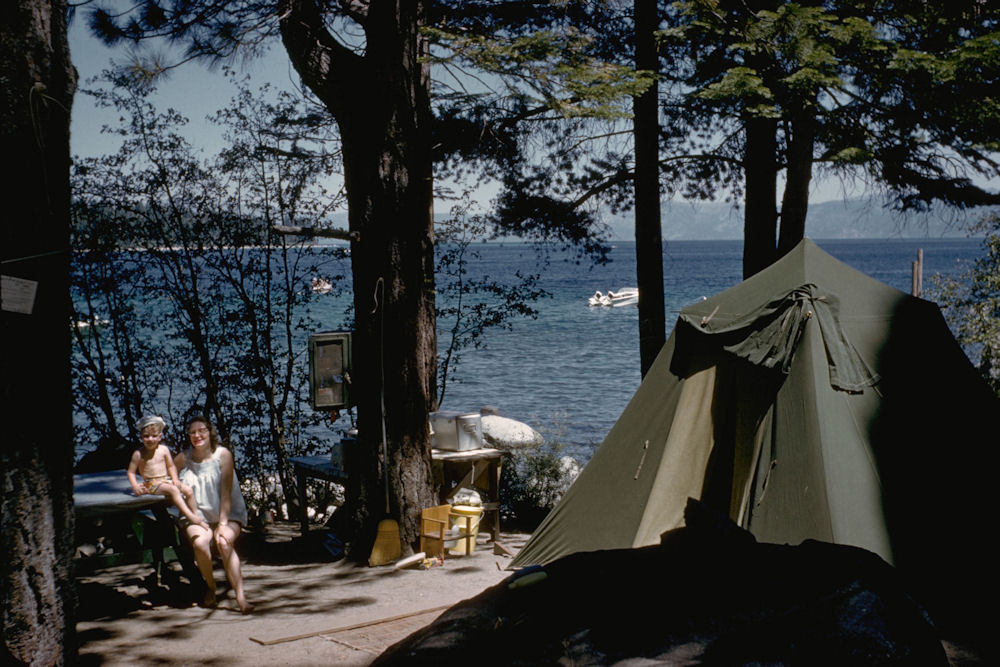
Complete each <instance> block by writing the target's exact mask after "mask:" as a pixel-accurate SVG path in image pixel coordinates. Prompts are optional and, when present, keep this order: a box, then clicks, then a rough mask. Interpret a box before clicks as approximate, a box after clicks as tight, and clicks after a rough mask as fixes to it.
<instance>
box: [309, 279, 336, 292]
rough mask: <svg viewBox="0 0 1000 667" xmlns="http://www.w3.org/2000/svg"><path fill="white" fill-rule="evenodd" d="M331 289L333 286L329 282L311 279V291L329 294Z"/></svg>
mask: <svg viewBox="0 0 1000 667" xmlns="http://www.w3.org/2000/svg"><path fill="white" fill-rule="evenodd" d="M332 289H333V285H332V284H331V283H330V281H329V280H324V279H323V278H313V279H312V291H313V292H316V293H317V294H329V293H330V291H331V290H332Z"/></svg>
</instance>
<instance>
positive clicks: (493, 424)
mask: <svg viewBox="0 0 1000 667" xmlns="http://www.w3.org/2000/svg"><path fill="white" fill-rule="evenodd" d="M482 423H483V440H484V441H485V443H486V445H487V446H489V447H494V448H496V449H505V450H506V449H519V448H521V447H530V446H534V445H540V444H542V443H543V442H544V441H545V438H543V437H542V434H541V433H539V432H538V431H536V430H535V429H533V428H531V427H530V426H528V425H527V424H525V423H524V422H519V421H517V420H516V419H510V418H509V417H501V416H500V415H491V414H484V415H483V416H482Z"/></svg>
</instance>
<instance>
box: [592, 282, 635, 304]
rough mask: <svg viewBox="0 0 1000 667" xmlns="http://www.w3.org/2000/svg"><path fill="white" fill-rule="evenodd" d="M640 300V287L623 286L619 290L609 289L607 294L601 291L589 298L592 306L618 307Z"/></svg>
mask: <svg viewBox="0 0 1000 667" xmlns="http://www.w3.org/2000/svg"><path fill="white" fill-rule="evenodd" d="M638 302H639V288H637V287H622V288H621V289H619V290H617V291H612V290H608V292H607V294H602V293H601V292H600V291H597V292H594V295H593V296H592V297H590V298H589V299H588V300H587V303H588V305H590V306H606V307H611V308H617V307H619V306H632V305H635V304H637V303H638Z"/></svg>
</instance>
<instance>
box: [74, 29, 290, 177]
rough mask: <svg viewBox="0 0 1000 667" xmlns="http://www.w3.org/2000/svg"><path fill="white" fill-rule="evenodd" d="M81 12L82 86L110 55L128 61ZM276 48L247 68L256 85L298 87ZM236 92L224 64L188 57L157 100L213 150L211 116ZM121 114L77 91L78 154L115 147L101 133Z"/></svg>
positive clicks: (77, 32)
mask: <svg viewBox="0 0 1000 667" xmlns="http://www.w3.org/2000/svg"><path fill="white" fill-rule="evenodd" d="M83 18H84V16H83V15H82V14H78V15H77V17H76V19H75V20H74V21H73V23H72V24H71V25H70V28H69V43H70V58H71V59H72V61H73V65H74V66H75V67H76V69H77V73H78V75H79V89H85V88H88V87H90V86H91V84H89V83H88V80H89V79H91V78H92V77H95V76H97V75H99V74H100V73H101V71H102V70H105V69H108V68H109V66H110V61H111V59H112V58H114V59H115V60H116V61H119V62H125V61H127V57H126V54H125V50H124V47H121V48H118V47H116V48H108V47H106V46H104V45H103V44H101V43H100V42H99V41H98V40H97V39H96V38H95V37H92V36H91V35H90V34H89V32H88V29H87V26H86V25H85V23H84V21H83V20H82V19H83ZM277 46H278V50H273V51H272V52H271V54H269V55H268V56H267V57H265V58H263V59H259V60H255V61H253V62H252V63H251V64H250V65H249V67H250V68H252V69H248V70H247V72H248V73H249V74H251V75H252V76H253V78H254V81H256V82H257V83H256V85H252V86H251V89H253V88H256V87H257V86H259V85H263V83H265V82H268V83H271V84H272V85H274V86H276V87H279V88H289V89H291V88H293V87H294V84H293V83H292V82H293V73H292V71H291V65H290V64H289V63H288V58H287V57H286V56H285V54H284V52H282V51H280V45H277ZM235 94H236V89H235V88H234V87H233V86H232V85H231V84H230V83H229V81H228V80H227V79H226V78H225V76H224V75H223V74H222V72H221V70H215V71H209V70H208V69H207V68H206V67H205V66H204V65H202V64H199V63H187V64H185V65H183V66H182V67H180V68H178V69H177V70H175V71H173V72H171V73H170V74H169V75H168V77H167V78H166V79H164V80H162V81H160V82H158V83H157V95H156V98H155V100H156V103H157V104H158V105H162V106H163V107H164V108H166V107H168V106H169V107H173V108H174V109H176V110H177V111H179V112H180V113H182V114H183V115H184V116H186V117H187V118H188V119H189V120H190V124H189V125H188V128H189V131H188V132H186V134H187V136H188V139H189V140H190V141H191V142H192V144H193V145H195V146H196V147H198V148H204V149H205V150H206V151H207V152H208V153H209V154H212V153H215V152H216V151H217V149H218V148H220V147H221V143H220V141H219V140H218V139H217V138H216V137H217V136H218V129H217V128H216V127H215V126H213V125H211V124H210V123H208V122H207V121H206V120H205V118H206V117H207V116H209V115H212V114H214V113H215V112H216V111H218V110H219V109H222V108H224V107H225V106H226V105H227V104H228V103H229V101H230V99H231V98H232V97H233V95H235ZM117 120H118V115H117V114H116V113H114V112H113V111H108V110H103V109H98V108H97V107H95V106H94V104H93V101H92V98H91V97H90V96H88V95H84V94H81V93H79V92H78V93H77V95H76V97H75V98H74V100H73V115H72V124H71V126H70V149H71V152H72V153H73V154H74V155H80V156H84V157H91V156H95V155H103V154H106V153H110V152H113V151H114V150H115V147H116V146H115V145H114V144H110V143H109V142H112V141H113V139H110V138H109V137H107V136H105V135H102V134H101V127H102V126H103V125H113V124H116V123H117Z"/></svg>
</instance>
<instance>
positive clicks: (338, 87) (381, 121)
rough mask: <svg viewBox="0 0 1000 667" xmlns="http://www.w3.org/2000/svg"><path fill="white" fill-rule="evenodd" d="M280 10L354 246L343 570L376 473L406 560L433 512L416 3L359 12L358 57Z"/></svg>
mask: <svg viewBox="0 0 1000 667" xmlns="http://www.w3.org/2000/svg"><path fill="white" fill-rule="evenodd" d="M285 9H286V18H285V19H283V20H282V37H283V40H284V43H285V47H286V50H287V51H288V53H289V57H290V58H291V61H292V64H293V65H294V66H295V68H296V70H297V71H298V72H299V74H300V75H301V76H302V77H303V80H304V81H305V83H306V85H308V86H309V87H310V89H312V91H313V92H314V93H315V94H316V95H317V97H319V99H320V100H322V101H323V103H324V104H325V105H326V106H327V108H328V109H329V110H330V111H331V113H332V114H333V116H334V118H335V119H336V121H337V124H338V126H339V129H340V136H341V139H342V142H343V160H344V181H345V188H346V191H347V200H348V219H349V223H350V229H351V230H352V231H356V232H358V233H359V234H360V240H359V241H356V242H352V244H351V263H352V268H353V278H354V304H355V313H354V315H355V329H354V341H353V346H352V347H353V356H354V375H353V378H352V382H353V384H352V388H351V389H352V393H353V394H354V395H355V396H356V397H357V401H358V446H357V447H356V448H355V449H354V450H353V451H348V452H345V458H346V461H345V463H346V466H347V470H348V475H349V481H348V485H347V506H346V507H344V508H343V509H342V510H341V512H340V513H341V515H342V519H341V520H342V521H346V522H347V524H348V525H347V526H345V528H346V529H347V530H348V532H349V533H351V534H352V537H354V539H353V541H352V548H351V556H352V558H357V559H359V560H361V559H364V558H366V557H367V555H368V551H369V548H370V546H371V544H372V542H373V540H374V537H375V529H376V526H377V524H378V521H379V520H380V519H382V518H383V517H384V515H385V513H386V497H385V496H386V494H385V490H384V486H383V477H382V473H383V471H387V473H388V475H389V487H390V489H389V498H388V505H389V507H388V513H389V515H390V516H391V517H392V518H394V519H395V520H397V521H398V522H399V526H400V535H401V540H402V550H403V553H404V554H407V553H409V552H410V550H411V546H412V545H413V544H414V543H415V542H417V540H418V537H419V523H420V510H421V509H423V508H424V507H428V506H430V505H433V504H436V502H437V499H436V498H435V497H434V492H433V486H432V473H431V447H430V432H429V428H428V420H427V415H428V412H429V411H431V410H434V409H436V407H437V401H436V394H437V381H436V368H437V334H436V329H435V313H434V226H433V218H432V205H433V200H432V180H431V179H432V168H431V164H432V163H431V150H430V144H429V138H430V136H431V131H430V127H429V121H430V89H429V85H430V83H429V71H428V64H427V63H426V62H424V61H422V60H421V59H422V57H423V56H424V55H425V49H426V45H425V42H424V40H423V38H422V37H421V36H420V34H419V32H418V28H419V26H420V25H421V24H422V22H423V3H420V2H414V1H412V0H409V1H407V0H381V1H373V2H371V3H370V4H369V7H368V16H367V19H366V21H365V32H366V37H367V46H366V49H365V53H364V55H358V54H355V53H352V52H348V51H346V50H344V49H343V48H342V47H340V45H338V44H337V43H336V42H334V41H333V40H332V38H331V37H330V35H329V34H328V33H327V32H326V30H325V28H324V27H323V24H322V21H321V20H320V16H319V12H318V11H317V10H316V7H315V4H314V3H313V2H310V1H308V0H298V1H293V0H290V1H289V2H287V3H285ZM383 379H384V381H383ZM383 403H384V405H385V414H384V425H385V433H386V439H387V449H388V454H389V457H388V465H385V463H386V462H385V461H383V460H382V455H381V451H382V429H383V415H382V411H381V407H380V406H381V405H382V404H383Z"/></svg>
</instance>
